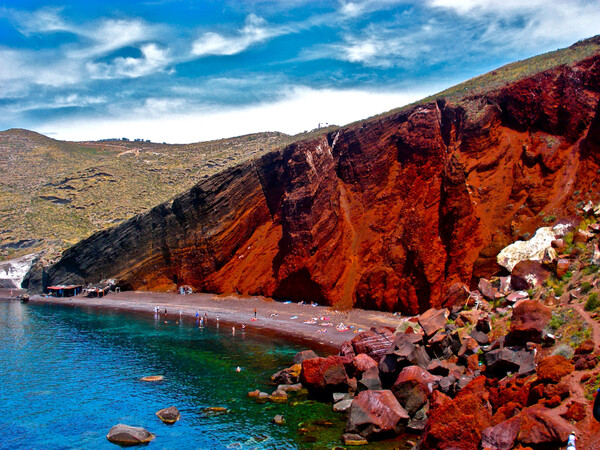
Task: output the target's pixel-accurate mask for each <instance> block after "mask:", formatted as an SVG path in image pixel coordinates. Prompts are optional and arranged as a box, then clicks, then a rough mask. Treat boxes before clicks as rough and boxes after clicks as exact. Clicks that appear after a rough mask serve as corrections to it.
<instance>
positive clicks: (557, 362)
mask: <svg viewBox="0 0 600 450" xmlns="http://www.w3.org/2000/svg"><path fill="white" fill-rule="evenodd" d="M573 370H574V367H573V364H571V363H570V362H569V361H568V360H567V359H566V358H565V357H564V356H562V355H553V356H547V357H546V358H544V359H542V360H541V361H540V362H539V364H538V366H537V376H538V380H539V381H540V382H542V383H558V382H559V381H560V380H562V378H563V377H564V376H565V375H568V374H570V373H571V372H573Z"/></svg>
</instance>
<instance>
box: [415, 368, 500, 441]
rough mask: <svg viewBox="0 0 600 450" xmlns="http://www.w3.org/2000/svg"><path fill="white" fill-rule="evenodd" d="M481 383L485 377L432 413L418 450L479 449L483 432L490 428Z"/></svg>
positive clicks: (487, 409)
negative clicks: (445, 449)
mask: <svg viewBox="0 0 600 450" xmlns="http://www.w3.org/2000/svg"><path fill="white" fill-rule="evenodd" d="M484 382H485V377H478V378H475V379H474V380H473V381H471V383H470V384H469V385H468V386H466V387H465V388H463V389H462V390H461V391H460V392H459V393H458V394H457V395H456V397H455V398H454V399H450V400H446V401H445V402H443V403H441V404H440V405H439V406H436V407H435V408H432V409H431V411H430V414H429V421H428V422H427V426H426V427H425V431H424V433H423V436H422V437H421V441H420V443H419V445H420V448H421V449H423V450H428V449H431V450H433V449H442V448H448V449H449V448H457V449H458V448H460V449H461V450H476V449H479V443H480V442H481V433H482V431H483V430H484V429H485V428H487V427H489V426H490V425H491V424H492V415H491V407H490V405H489V403H488V401H487V396H486V395H483V393H484V392H485V393H486V392H487V391H486V390H485V387H484Z"/></svg>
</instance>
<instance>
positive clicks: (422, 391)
mask: <svg viewBox="0 0 600 450" xmlns="http://www.w3.org/2000/svg"><path fill="white" fill-rule="evenodd" d="M440 379H441V377H438V376H435V375H431V374H430V373H429V372H427V371H426V370H423V369H422V368H420V367H419V366H409V367H405V368H404V369H402V372H400V375H398V378H397V379H396V382H395V383H394V385H393V386H392V392H393V393H394V395H395V396H396V398H397V399H398V401H399V402H400V405H402V407H403V408H404V409H405V410H406V412H407V413H408V414H409V416H413V415H414V414H415V413H416V412H417V411H418V410H419V409H421V408H422V407H423V405H424V404H425V403H426V402H427V400H428V398H429V395H430V394H431V392H432V391H433V389H434V388H436V387H437V385H438V383H439V381H440Z"/></svg>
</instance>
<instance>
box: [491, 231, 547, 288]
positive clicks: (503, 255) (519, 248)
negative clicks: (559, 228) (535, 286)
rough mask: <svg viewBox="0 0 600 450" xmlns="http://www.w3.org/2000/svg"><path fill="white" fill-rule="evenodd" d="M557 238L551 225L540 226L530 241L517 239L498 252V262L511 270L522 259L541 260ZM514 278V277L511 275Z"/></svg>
mask: <svg viewBox="0 0 600 450" xmlns="http://www.w3.org/2000/svg"><path fill="white" fill-rule="evenodd" d="M555 238H556V235H555V234H554V231H552V228H550V227H543V228H539V229H538V230H537V231H536V232H535V234H534V235H533V237H532V238H531V239H529V240H528V241H516V242H515V243H513V244H510V245H509V246H507V247H505V248H504V249H502V251H501V252H500V253H498V256H497V261H498V264H499V265H501V266H502V267H504V268H506V269H507V270H509V271H510V272H512V270H513V269H514V267H515V266H516V265H517V264H518V263H519V262H521V261H541V260H542V258H543V257H544V252H545V251H546V249H548V248H551V246H552V241H553V240H554V239H555ZM511 278H512V277H511ZM513 286H514V282H513Z"/></svg>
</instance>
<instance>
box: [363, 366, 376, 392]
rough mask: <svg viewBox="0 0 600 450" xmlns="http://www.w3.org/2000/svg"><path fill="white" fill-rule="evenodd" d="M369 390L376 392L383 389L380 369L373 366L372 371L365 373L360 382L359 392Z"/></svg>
mask: <svg viewBox="0 0 600 450" xmlns="http://www.w3.org/2000/svg"><path fill="white" fill-rule="evenodd" d="M369 389H371V390H374V391H377V390H380V389H381V379H380V378H379V369H378V368H377V366H372V367H371V368H370V369H368V370H366V371H365V372H363V373H362V375H361V377H360V379H359V380H358V389H357V390H358V392H361V391H366V390H369Z"/></svg>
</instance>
